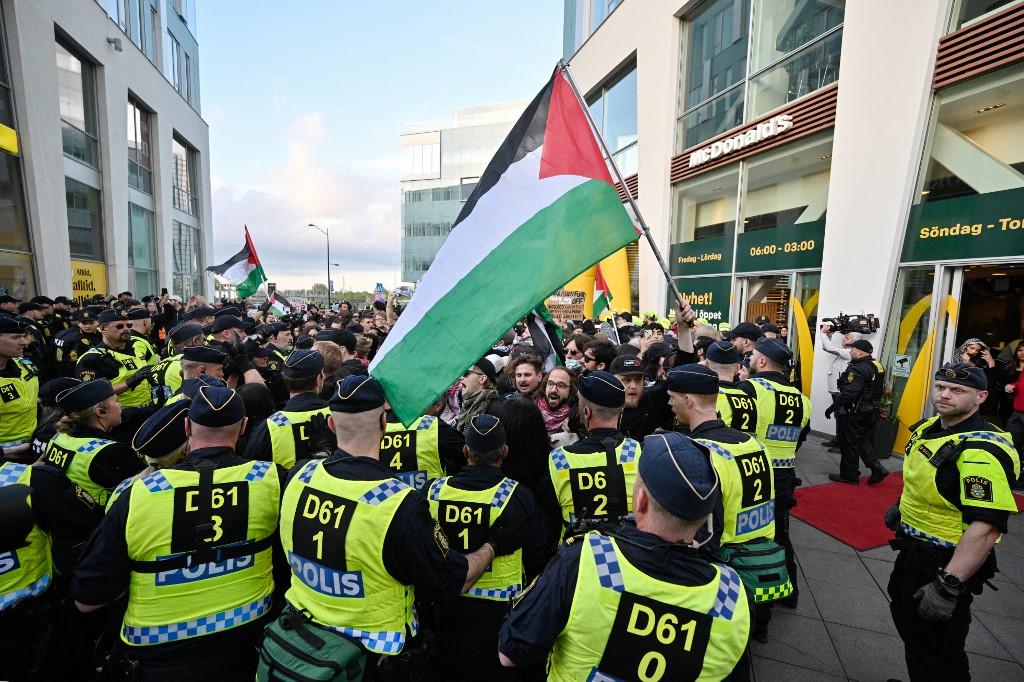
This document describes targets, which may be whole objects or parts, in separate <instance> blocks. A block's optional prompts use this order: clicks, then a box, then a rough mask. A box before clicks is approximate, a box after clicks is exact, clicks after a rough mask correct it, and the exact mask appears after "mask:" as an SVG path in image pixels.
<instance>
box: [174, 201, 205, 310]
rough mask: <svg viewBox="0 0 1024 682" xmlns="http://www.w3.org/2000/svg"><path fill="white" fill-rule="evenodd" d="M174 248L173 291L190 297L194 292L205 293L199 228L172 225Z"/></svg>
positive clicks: (175, 222) (177, 224) (182, 224)
mask: <svg viewBox="0 0 1024 682" xmlns="http://www.w3.org/2000/svg"><path fill="white" fill-rule="evenodd" d="M171 239H172V249H173V257H174V282H173V284H172V287H173V293H175V294H177V295H178V296H181V297H182V298H183V299H188V297H189V296H191V295H192V294H202V293H203V242H202V235H200V233H199V230H198V229H196V228H194V227H192V226H191V225H185V224H184V223H179V222H178V221H177V220H175V221H174V222H173V226H172V235H171Z"/></svg>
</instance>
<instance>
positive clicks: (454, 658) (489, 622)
mask: <svg viewBox="0 0 1024 682" xmlns="http://www.w3.org/2000/svg"><path fill="white" fill-rule="evenodd" d="M465 442H466V444H465V446H464V448H465V450H464V453H465V457H466V460H467V462H468V465H467V466H466V467H465V468H463V469H462V470H461V471H460V472H459V473H457V474H455V475H454V476H447V477H444V478H439V479H437V480H436V481H434V482H433V483H431V485H430V488H429V494H428V496H429V500H430V513H431V514H432V515H433V516H434V518H435V519H437V521H438V522H439V523H440V524H441V528H443V529H444V532H445V535H447V537H448V539H449V542H451V543H453V544H454V546H455V548H456V549H457V550H459V551H460V552H464V553H468V552H471V551H473V550H475V549H477V548H478V547H479V546H480V545H482V544H483V543H484V540H485V539H486V538H487V534H488V530H489V529H490V528H491V526H493V525H494V524H495V523H510V524H511V525H513V526H515V527H517V528H521V529H522V530H523V531H524V532H523V533H522V537H520V538H518V539H516V541H515V544H516V545H517V546H516V549H515V551H514V552H512V553H511V554H509V555H507V556H502V557H498V558H496V559H495V560H494V563H492V564H491V570H490V571H488V572H486V573H485V574H484V575H483V576H481V578H480V579H479V580H478V581H477V582H476V584H475V585H474V586H473V587H471V588H470V589H469V590H468V591H467V592H466V593H465V594H463V595H462V596H461V597H453V598H450V599H443V600H441V601H440V602H439V603H438V604H437V612H438V613H437V618H436V621H437V628H438V631H437V633H436V634H437V636H438V641H437V644H438V652H437V656H435V659H434V660H435V661H436V663H437V668H438V671H437V672H438V675H439V678H440V679H442V680H506V679H518V675H517V674H516V675H513V674H512V671H509V670H506V669H504V668H503V667H502V666H501V665H500V664H499V663H498V651H497V643H498V631H499V629H500V628H501V623H502V621H503V620H504V618H505V613H506V612H507V611H508V605H509V602H510V601H511V599H512V598H513V597H515V596H516V595H517V594H518V593H519V592H521V591H522V589H523V586H524V585H525V584H526V582H524V580H525V581H529V580H530V579H532V577H533V576H535V575H538V574H539V573H540V571H541V569H542V568H543V567H544V562H545V561H546V559H547V555H548V547H547V544H548V542H547V538H546V537H545V534H544V532H543V528H544V523H543V520H544V517H543V515H542V512H541V511H540V507H538V506H537V502H536V500H535V499H534V497H533V494H532V493H531V492H530V490H529V489H528V488H526V487H525V486H523V485H520V484H519V483H516V482H515V481H513V480H511V479H509V478H506V477H505V476H504V475H503V474H502V472H501V463H502V461H503V460H504V459H505V457H506V456H507V455H508V446H507V445H506V444H505V427H504V426H503V425H502V423H501V421H500V420H499V419H498V418H497V417H494V416H492V415H489V414H481V415H477V416H476V417H474V418H473V419H472V420H470V423H469V426H467V427H466V433H465ZM538 531H539V532H538Z"/></svg>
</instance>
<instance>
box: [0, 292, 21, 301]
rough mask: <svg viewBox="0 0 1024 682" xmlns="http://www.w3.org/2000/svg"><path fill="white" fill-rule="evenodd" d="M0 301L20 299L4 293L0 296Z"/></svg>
mask: <svg viewBox="0 0 1024 682" xmlns="http://www.w3.org/2000/svg"><path fill="white" fill-rule="evenodd" d="M0 303H21V299H20V298H14V297H13V296H10V295H8V294H4V295H3V296H0Z"/></svg>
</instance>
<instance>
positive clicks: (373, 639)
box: [326, 625, 405, 654]
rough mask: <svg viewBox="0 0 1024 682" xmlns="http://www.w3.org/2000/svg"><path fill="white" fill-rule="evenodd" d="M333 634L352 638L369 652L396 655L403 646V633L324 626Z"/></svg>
mask: <svg viewBox="0 0 1024 682" xmlns="http://www.w3.org/2000/svg"><path fill="white" fill-rule="evenodd" d="M326 627H328V628H330V629H331V630H334V631H335V632H340V633H341V634H343V635H345V636H346V637H353V638H355V639H358V640H359V641H360V642H362V643H363V646H365V647H366V648H367V649H369V650H370V651H375V652H379V653H385V654H397V653H399V652H400V651H401V650H402V648H403V647H404V646H405V633H404V632H386V631H385V632H367V631H366V630H356V629H355V628H338V627H334V626H333V625H328V626H326Z"/></svg>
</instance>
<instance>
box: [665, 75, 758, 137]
mask: <svg viewBox="0 0 1024 682" xmlns="http://www.w3.org/2000/svg"><path fill="white" fill-rule="evenodd" d="M744 93H745V90H744V88H743V86H742V85H740V86H737V87H735V88H733V89H732V90H730V91H729V92H727V93H725V94H724V95H722V96H720V97H716V98H715V99H713V100H711V101H710V102H708V103H706V104H702V105H701V106H699V107H697V108H696V109H694V110H692V111H689V112H687V113H685V114H683V115H682V116H680V117H679V120H678V121H677V122H676V152H677V153H678V152H681V151H682V150H684V149H689V148H690V147H695V146H697V145H698V144H700V143H701V142H703V141H704V140H710V139H711V138H712V137H715V136H716V135H718V134H720V133H724V132H725V131H727V130H731V129H732V128H735V127H736V126H738V125H739V124H741V123H743V101H744V99H743V95H744Z"/></svg>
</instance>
